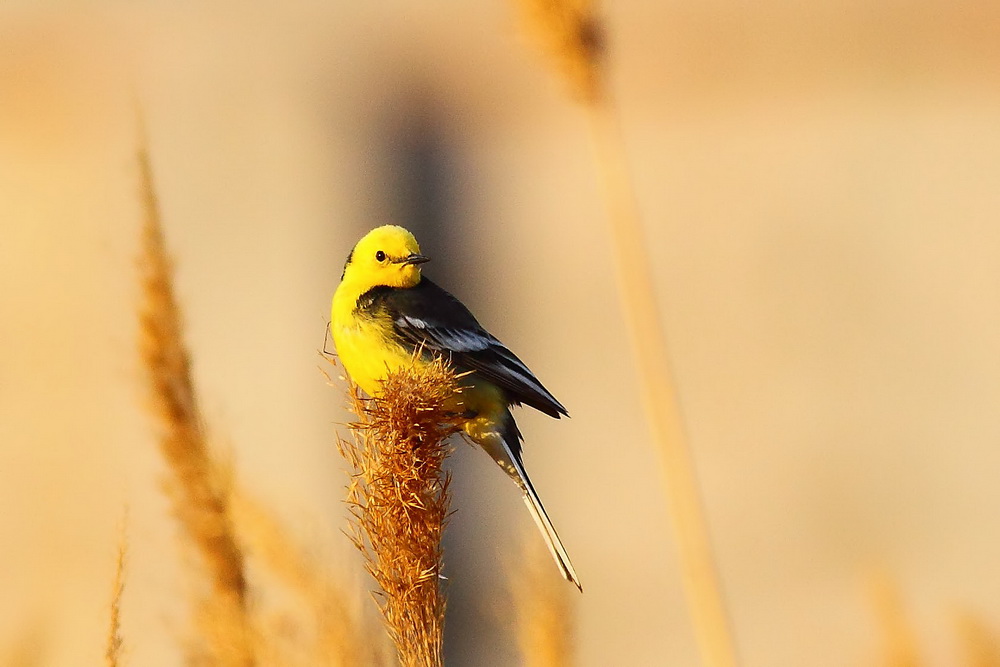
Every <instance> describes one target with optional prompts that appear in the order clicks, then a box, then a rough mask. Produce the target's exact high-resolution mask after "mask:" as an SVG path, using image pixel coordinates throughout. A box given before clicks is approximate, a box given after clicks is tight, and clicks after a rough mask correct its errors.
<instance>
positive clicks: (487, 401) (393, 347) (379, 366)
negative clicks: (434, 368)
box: [330, 282, 507, 439]
mask: <svg viewBox="0 0 1000 667" xmlns="http://www.w3.org/2000/svg"><path fill="white" fill-rule="evenodd" d="M359 292H360V290H359V289H358V288H356V287H355V286H352V285H350V284H348V283H344V282H342V283H341V284H340V286H339V287H338V288H337V292H336V293H335V294H334V297H333V306H332V309H331V313H330V333H331V334H333V342H334V345H336V346H337V356H338V357H340V362H341V363H342V364H343V365H344V370H346V371H347V374H348V375H350V376H351V379H352V380H354V382H355V383H356V384H357V385H358V386H359V387H361V389H362V390H364V392H365V393H366V394H368V395H369V396H377V395H378V393H379V389H380V385H381V383H382V381H383V380H384V379H385V377H386V376H387V375H388V374H389V373H391V372H393V371H396V370H398V369H400V368H402V367H408V366H412V365H416V366H418V367H419V366H421V365H422V364H425V363H427V361H428V359H427V358H426V357H424V356H422V355H416V356H415V355H414V354H413V352H412V350H410V349H408V348H407V347H404V346H403V345H401V344H400V343H398V342H397V340H396V336H395V333H394V331H393V321H392V319H391V318H390V317H389V316H388V315H387V314H385V313H364V312H360V311H359V310H358V309H357V302H358V296H359ZM459 385H460V386H461V392H460V394H459V395H458V396H456V398H455V402H454V406H453V409H454V411H455V412H458V413H464V412H469V413H471V414H476V415H479V420H478V421H484V420H485V421H484V423H483V424H482V425H480V426H481V427H482V428H487V427H489V428H495V424H494V422H495V421H496V420H497V419H500V418H502V416H503V413H505V412H506V407H507V403H506V400H505V398H504V396H503V392H502V391H501V390H500V389H499V388H498V387H497V386H496V385H494V384H493V383H491V382H488V381H486V380H483V379H481V378H479V377H477V376H476V375H475V374H472V375H467V376H464V377H463V378H462V379H461V380H459ZM474 422H477V420H471V421H470V422H469V425H472V424H473V423H474ZM486 422H489V423H486ZM466 430H469V429H468V428H467V429H466ZM470 435H472V433H471V432H470ZM473 437H474V439H475V436H473Z"/></svg>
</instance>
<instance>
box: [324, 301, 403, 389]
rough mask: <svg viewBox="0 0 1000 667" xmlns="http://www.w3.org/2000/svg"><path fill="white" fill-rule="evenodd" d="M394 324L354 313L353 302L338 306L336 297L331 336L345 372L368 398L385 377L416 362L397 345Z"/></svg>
mask: <svg viewBox="0 0 1000 667" xmlns="http://www.w3.org/2000/svg"><path fill="white" fill-rule="evenodd" d="M391 329H392V321H391V320H388V319H385V320H383V319H381V318H369V317H365V316H363V315H361V314H359V313H356V312H355V311H354V302H351V303H349V304H338V299H337V298H334V301H333V310H332V313H331V318H330V333H331V334H333V343H334V345H336V346H337V356H338V357H340V361H341V363H342V364H343V365H344V369H345V370H346V371H347V373H348V375H350V376H351V379H353V380H354V382H355V383H357V385H358V386H359V387H361V388H362V389H363V390H364V391H365V393H366V394H368V395H369V396H375V395H376V394H377V393H378V388H379V383H380V382H381V381H382V380H383V379H385V377H386V375H387V374H389V373H390V372H392V371H395V370H398V369H399V368H400V367H402V366H409V365H411V364H412V363H413V362H414V359H413V355H412V354H411V353H410V352H409V351H408V350H406V349H405V348H404V347H403V346H401V345H399V344H398V343H396V342H395V340H394V338H393V336H392V330H391Z"/></svg>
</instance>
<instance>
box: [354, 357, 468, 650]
mask: <svg viewBox="0 0 1000 667" xmlns="http://www.w3.org/2000/svg"><path fill="white" fill-rule="evenodd" d="M455 394H456V385H455V376H454V374H453V373H452V371H451V370H450V369H449V368H448V366H447V365H446V364H445V363H444V362H441V361H438V362H436V363H434V364H431V365H430V366H429V367H426V368H424V369H420V370H417V369H413V368H404V369H401V370H399V371H397V372H394V373H391V374H390V375H389V376H388V377H387V378H386V380H385V382H384V384H383V386H382V392H381V395H380V397H379V398H373V399H363V398H361V397H360V396H359V395H358V390H357V388H356V387H354V386H353V384H352V385H351V390H350V399H351V407H352V409H353V411H354V413H355V414H356V415H357V416H358V421H357V422H355V423H353V424H351V425H350V428H351V436H352V437H351V439H350V440H343V439H340V440H339V441H338V446H339V449H340V451H341V454H342V455H343V456H344V458H345V459H346V460H347V461H348V463H349V464H350V466H351V467H352V468H353V471H354V472H353V474H352V475H351V480H350V484H349V485H348V490H347V501H348V504H349V505H350V507H351V513H352V515H353V520H352V524H351V526H352V531H353V532H352V538H353V540H354V543H355V545H356V546H357V547H358V549H360V550H361V552H362V553H363V554H364V556H365V560H366V568H367V570H368V572H369V573H370V574H371V575H372V577H373V578H374V579H375V582H376V583H377V584H378V587H379V589H380V591H379V592H377V593H376V595H377V598H378V600H379V608H380V610H381V612H382V617H383V620H384V622H385V626H386V628H387V630H388V632H389V636H390V637H391V638H392V641H393V643H394V644H395V646H396V651H397V654H398V655H399V659H400V662H401V663H402V664H403V665H405V666H406V667H439V666H440V665H442V664H443V661H442V647H443V640H444V611H445V595H444V592H443V590H442V584H441V569H442V560H443V558H442V557H443V553H442V548H441V537H442V535H443V533H444V528H445V523H446V521H447V518H448V507H449V503H450V497H449V493H448V483H449V475H448V473H446V472H445V471H444V470H442V464H443V463H444V460H445V459H446V458H447V456H448V454H449V453H450V448H449V447H448V446H447V445H446V444H445V439H446V438H447V437H448V436H449V435H451V434H452V433H455V432H456V431H457V430H458V429H459V426H458V424H457V422H456V418H455V417H454V415H453V414H452V413H450V412H449V411H448V409H447V408H446V406H447V404H448V402H449V400H453V399H454V397H455Z"/></svg>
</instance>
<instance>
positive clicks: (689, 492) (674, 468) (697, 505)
mask: <svg viewBox="0 0 1000 667" xmlns="http://www.w3.org/2000/svg"><path fill="white" fill-rule="evenodd" d="M522 1H524V2H530V4H531V5H532V6H536V7H540V8H542V9H543V10H544V11H542V12H536V15H537V16H538V18H536V32H543V31H550V32H552V35H551V36H550V38H549V39H548V40H547V41H548V42H549V43H550V44H567V43H572V40H573V32H574V31H577V32H579V31H580V30H583V28H582V27H581V26H586V25H588V24H590V23H596V19H595V18H594V17H593V12H592V10H589V9H587V10H581V9H579V7H580V6H581V5H580V4H579V3H580V2H582V0H522ZM563 16H569V17H574V16H586V18H579V19H577V20H576V22H575V23H574V22H573V21H564V20H560V19H559V17H563ZM587 30H588V31H591V32H592V33H593V34H595V35H600V34H603V30H602V29H601V27H600V25H599V24H598V25H597V27H596V28H589V27H588V28H587ZM597 43H598V44H599V43H600V40H597ZM550 50H551V49H550ZM595 53H601V49H600V48H598V49H596V50H595ZM576 62H577V63H578V65H579V66H587V67H589V72H588V73H587V75H586V76H585V77H583V78H584V79H588V78H589V79H592V80H593V81H594V82H595V83H593V84H592V85H591V88H590V89H591V90H593V91H594V92H595V94H592V95H586V96H581V97H582V99H583V101H584V103H585V106H586V109H587V113H588V114H589V117H590V126H591V130H592V135H593V142H594V149H595V154H596V158H597V164H598V168H599V169H600V171H601V177H602V178H601V181H602V184H603V187H604V195H605V202H606V205H607V209H608V218H609V222H610V224H611V243H610V246H611V247H612V249H613V252H614V257H615V265H616V268H617V272H616V273H617V283H618V290H619V294H620V298H621V301H622V307H623V309H624V311H625V320H626V323H627V325H628V329H629V332H630V335H631V338H632V351H633V355H634V357H635V359H636V364H635V367H636V369H637V372H638V373H639V378H640V384H641V395H642V402H643V405H644V407H645V411H646V417H647V420H648V421H649V424H650V428H651V430H652V435H653V439H654V441H655V443H656V445H657V448H658V450H659V454H660V467H661V474H662V475H663V479H664V483H665V490H666V493H667V496H668V509H669V511H670V515H671V521H672V524H673V527H674V534H675V539H676V542H677V549H678V552H679V561H680V565H681V569H682V573H683V582H684V590H685V596H686V598H687V602H688V608H689V610H690V614H691V617H692V620H693V623H694V627H695V633H696V635H697V638H698V645H699V648H700V650H701V655H702V660H703V661H704V663H705V664H707V665H712V666H713V667H729V666H731V665H735V664H736V663H737V659H736V648H735V644H734V642H733V637H732V630H731V629H730V620H729V615H728V613H727V610H726V605H725V600H724V598H723V595H722V587H721V585H720V582H719V577H718V573H717V571H716V566H715V559H714V556H713V553H712V546H711V541H710V539H709V532H708V524H707V521H706V518H705V511H704V508H703V506H702V500H701V493H700V490H699V487H698V479H697V475H696V473H695V469H694V462H693V461H692V458H691V454H690V449H689V445H688V441H687V440H688V439H687V434H686V432H685V429H684V424H683V419H682V417H681V412H680V404H679V401H678V397H677V391H676V388H675V386H674V380H673V372H672V369H671V366H670V359H669V357H668V355H667V351H666V336H665V333H664V330H663V325H662V323H661V317H660V313H659V307H658V306H657V300H656V294H655V289H654V287H653V285H654V282H653V272H652V266H651V262H650V258H649V251H648V248H649V244H648V243H647V242H646V240H645V238H644V234H643V231H642V225H641V221H640V216H639V210H638V206H637V204H636V200H635V192H634V187H633V184H632V179H631V176H630V174H629V169H628V160H627V156H626V152H625V145H624V140H623V138H622V134H621V129H620V127H619V122H618V114H617V109H616V107H615V104H614V101H613V100H612V96H611V95H610V92H609V88H608V86H607V83H606V81H604V70H603V68H602V67H601V65H600V62H599V58H597V57H596V55H595V56H593V57H589V58H584V57H583V55H582V54H581V55H580V56H579V57H577V59H576ZM564 76H565V77H566V78H567V81H568V83H569V84H570V85H571V86H577V85H578V83H577V82H578V81H579V80H580V79H581V75H579V74H576V73H574V72H573V70H572V69H565V68H564Z"/></svg>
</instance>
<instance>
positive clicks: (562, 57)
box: [518, 0, 604, 102]
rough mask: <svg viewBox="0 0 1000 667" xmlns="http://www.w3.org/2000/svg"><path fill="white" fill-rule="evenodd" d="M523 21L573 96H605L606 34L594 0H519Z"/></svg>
mask: <svg viewBox="0 0 1000 667" xmlns="http://www.w3.org/2000/svg"><path fill="white" fill-rule="evenodd" d="M518 5H519V9H520V12H521V15H522V17H523V23H524V25H525V27H526V29H527V30H528V32H529V34H531V35H532V36H533V37H534V39H535V41H537V42H538V43H539V45H540V46H541V48H542V50H543V51H544V52H545V54H546V55H547V56H548V57H549V59H550V61H551V62H552V65H553V66H554V68H555V70H556V71H557V72H558V73H559V75H560V76H561V77H562V78H563V80H564V81H565V82H566V84H567V87H568V89H569V91H570V93H571V94H572V95H573V97H575V98H577V99H579V100H582V101H584V102H595V101H597V100H599V99H600V98H601V97H603V95H604V81H603V77H602V68H603V60H604V58H603V56H604V35H603V30H602V27H601V22H600V20H599V19H598V18H597V14H596V11H595V7H594V5H595V3H594V2H593V0H518Z"/></svg>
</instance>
